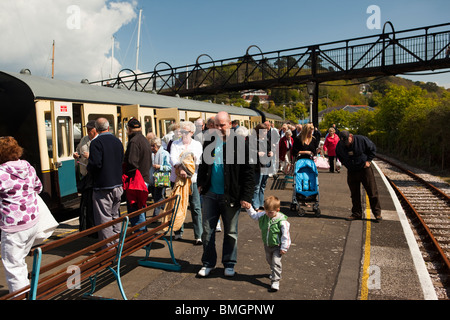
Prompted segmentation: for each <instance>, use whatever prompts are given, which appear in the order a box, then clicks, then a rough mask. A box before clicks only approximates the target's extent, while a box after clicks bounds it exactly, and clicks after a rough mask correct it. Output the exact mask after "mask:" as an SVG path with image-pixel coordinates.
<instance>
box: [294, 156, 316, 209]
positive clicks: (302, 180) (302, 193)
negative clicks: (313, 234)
mask: <svg viewBox="0 0 450 320" xmlns="http://www.w3.org/2000/svg"><path fill="white" fill-rule="evenodd" d="M308 203H312V204H313V205H312V211H313V212H314V213H315V215H316V217H318V216H320V209H319V172H318V171H317V167H316V164H315V163H314V160H312V159H307V158H306V159H305V158H302V159H298V160H297V161H296V162H295V169H294V192H293V195H292V203H291V211H297V213H298V215H299V216H300V217H302V216H304V215H305V213H306V210H305V209H304V208H302V206H301V205H304V206H308V207H310V206H309V205H308Z"/></svg>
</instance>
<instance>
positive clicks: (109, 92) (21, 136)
mask: <svg viewBox="0 0 450 320" xmlns="http://www.w3.org/2000/svg"><path fill="white" fill-rule="evenodd" d="M0 108H1V109H0V110H1V113H0V136H14V137H15V138H16V139H17V141H18V142H19V144H20V145H21V146H22V147H23V148H24V149H25V153H24V158H25V159H26V160H28V161H29V162H30V163H31V164H32V165H33V166H34V167H35V168H36V171H37V172H38V175H39V177H40V178H41V180H42V183H43V187H44V189H43V192H42V193H41V196H42V197H43V199H44V200H45V201H46V203H47V204H48V205H49V207H50V208H51V209H52V211H53V212H62V211H65V210H71V209H73V208H77V207H78V201H79V200H78V194H77V188H76V183H77V179H78V175H77V173H76V169H75V168H76V166H75V160H74V158H73V152H74V150H75V147H76V145H77V144H78V142H79V141H80V139H81V137H82V136H84V135H86V134H87V132H86V129H85V127H84V126H85V124H86V123H87V122H88V121H89V120H95V119H97V118H99V117H105V118H107V119H108V120H109V122H110V126H111V128H110V130H111V132H112V133H113V134H114V135H116V136H117V137H118V138H119V139H121V141H122V142H123V144H124V148H126V143H127V135H126V123H127V122H128V120H129V119H130V118H131V117H135V118H137V119H139V120H140V122H141V123H142V124H143V133H144V134H147V133H148V132H149V131H153V132H155V133H156V135H157V136H160V137H162V136H163V135H164V134H166V133H167V132H168V127H169V125H170V123H172V122H179V121H182V120H189V121H194V120H196V119H198V118H203V119H204V120H206V119H207V118H208V117H210V116H214V115H215V114H217V112H219V111H227V112H228V113H229V114H230V116H231V119H232V120H234V119H238V120H239V121H240V122H241V124H242V125H245V126H247V127H248V128H253V127H254V126H255V125H256V124H257V123H259V122H261V121H262V119H263V116H262V115H261V113H260V112H257V111H255V110H252V109H248V108H240V107H233V106H226V105H219V104H214V103H208V102H201V101H195V100H192V99H184V98H175V97H168V96H163V95H157V94H150V93H143V92H135V91H128V90H124V89H113V88H108V87H101V86H96V85H89V84H87V83H75V82H69V81H62V80H54V79H48V78H41V77H37V76H33V75H31V74H29V73H22V72H21V73H9V72H0Z"/></svg>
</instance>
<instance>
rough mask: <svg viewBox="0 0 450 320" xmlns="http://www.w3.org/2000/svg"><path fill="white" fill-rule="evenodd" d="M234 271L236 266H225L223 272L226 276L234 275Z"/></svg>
mask: <svg viewBox="0 0 450 320" xmlns="http://www.w3.org/2000/svg"><path fill="white" fill-rule="evenodd" d="M234 273H235V272H234V268H225V271H224V272H223V274H224V275H225V277H232V276H234Z"/></svg>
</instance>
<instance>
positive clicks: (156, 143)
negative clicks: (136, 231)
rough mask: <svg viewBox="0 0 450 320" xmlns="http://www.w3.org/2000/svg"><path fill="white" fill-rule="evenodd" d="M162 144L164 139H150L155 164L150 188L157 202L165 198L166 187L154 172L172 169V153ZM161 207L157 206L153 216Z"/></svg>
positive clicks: (151, 170)
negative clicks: (158, 180) (157, 179)
mask: <svg viewBox="0 0 450 320" xmlns="http://www.w3.org/2000/svg"><path fill="white" fill-rule="evenodd" d="M161 145H162V141H161V139H160V138H158V137H155V138H153V139H151V140H150V147H151V149H152V152H153V153H154V158H153V164H152V167H151V168H150V188H151V190H152V195H153V201H154V202H155V203H156V202H159V201H162V200H163V199H164V198H165V190H166V187H165V186H161V185H159V184H158V183H157V182H156V181H155V180H156V179H155V177H154V174H155V173H157V172H168V173H169V174H170V171H171V170H172V166H171V165H170V155H169V153H168V152H167V151H166V150H164V148H161ZM155 182H156V183H155ZM161 209H162V206H160V207H156V208H155V211H154V212H153V216H157V215H158V214H159V212H160V211H161Z"/></svg>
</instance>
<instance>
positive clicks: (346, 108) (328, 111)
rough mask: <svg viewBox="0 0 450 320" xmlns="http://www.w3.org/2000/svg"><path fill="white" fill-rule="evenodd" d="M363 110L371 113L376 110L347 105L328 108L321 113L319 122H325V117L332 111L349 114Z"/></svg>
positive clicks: (362, 106)
mask: <svg viewBox="0 0 450 320" xmlns="http://www.w3.org/2000/svg"><path fill="white" fill-rule="evenodd" d="M362 109H366V110H369V111H374V110H375V108H372V107H369V106H364V105H357V106H354V105H346V106H338V107H330V108H326V109H325V110H322V111H320V112H319V122H321V121H322V120H323V117H324V116H325V115H326V114H327V113H330V112H332V111H338V110H345V111H348V112H351V113H353V112H358V111H359V110H362Z"/></svg>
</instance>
